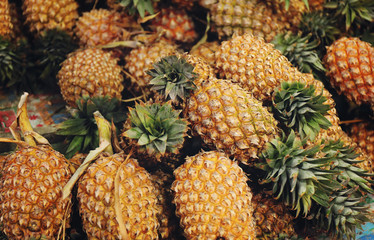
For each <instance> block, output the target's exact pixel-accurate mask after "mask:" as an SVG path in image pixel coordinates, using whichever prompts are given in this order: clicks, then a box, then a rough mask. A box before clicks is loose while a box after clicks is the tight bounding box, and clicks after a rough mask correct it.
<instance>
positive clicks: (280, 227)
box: [252, 193, 296, 240]
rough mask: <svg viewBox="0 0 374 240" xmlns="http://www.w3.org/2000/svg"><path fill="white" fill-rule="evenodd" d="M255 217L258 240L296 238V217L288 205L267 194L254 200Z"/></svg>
mask: <svg viewBox="0 0 374 240" xmlns="http://www.w3.org/2000/svg"><path fill="white" fill-rule="evenodd" d="M252 205H253V216H254V219H255V221H256V239H264V240H265V239H278V238H279V237H280V236H282V235H283V236H287V237H289V238H291V237H293V236H296V232H295V229H294V226H293V222H292V221H293V220H294V217H293V216H292V215H291V212H290V211H289V210H288V208H287V207H286V205H284V204H283V203H282V202H280V201H277V200H275V199H274V197H273V196H270V195H268V194H266V193H258V194H256V195H254V196H253V198H252Z"/></svg>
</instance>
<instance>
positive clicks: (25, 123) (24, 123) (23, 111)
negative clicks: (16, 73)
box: [12, 92, 36, 146]
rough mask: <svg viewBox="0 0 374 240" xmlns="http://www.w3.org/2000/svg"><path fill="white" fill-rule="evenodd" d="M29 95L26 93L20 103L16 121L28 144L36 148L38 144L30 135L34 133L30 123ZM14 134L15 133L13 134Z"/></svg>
mask: <svg viewBox="0 0 374 240" xmlns="http://www.w3.org/2000/svg"><path fill="white" fill-rule="evenodd" d="M28 96H29V94H28V93H27V92H25V93H24V94H23V95H22V96H21V99H20V101H19V103H18V108H17V119H16V120H15V121H17V122H18V125H19V127H20V128H21V132H22V133H23V135H24V139H25V142H27V143H28V144H29V145H30V146H36V142H35V140H34V138H33V137H32V136H31V135H30V134H29V133H30V132H32V131H33V128H32V126H31V123H30V119H29V115H28V113H27V97H28ZM12 133H13V132H12Z"/></svg>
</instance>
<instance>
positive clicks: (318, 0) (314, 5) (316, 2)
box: [308, 0, 325, 12]
mask: <svg viewBox="0 0 374 240" xmlns="http://www.w3.org/2000/svg"><path fill="white" fill-rule="evenodd" d="M308 4H309V9H310V11H311V12H316V11H321V10H323V5H324V4H325V0H308Z"/></svg>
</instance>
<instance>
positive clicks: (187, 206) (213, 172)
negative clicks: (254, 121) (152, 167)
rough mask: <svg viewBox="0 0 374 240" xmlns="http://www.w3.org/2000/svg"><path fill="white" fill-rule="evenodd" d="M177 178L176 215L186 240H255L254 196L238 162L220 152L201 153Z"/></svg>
mask: <svg viewBox="0 0 374 240" xmlns="http://www.w3.org/2000/svg"><path fill="white" fill-rule="evenodd" d="M174 175H175V181H174V182H173V185H172V190H173V191H174V195H175V197H174V203H175V205H176V213H177V215H178V216H179V217H180V225H181V226H182V228H183V229H184V234H185V236H186V237H187V239H217V238H224V239H255V221H254V218H253V205H252V193H251V189H250V188H249V187H248V185H247V183H246V181H247V180H248V179H247V177H246V175H245V173H244V172H243V170H242V169H241V168H240V167H239V166H238V164H237V162H234V161H232V160H230V159H229V158H228V157H227V156H226V155H225V154H224V153H222V152H219V151H211V152H201V153H199V154H197V155H195V156H192V157H187V158H186V162H185V163H184V164H183V165H181V166H180V167H179V168H177V169H176V170H175V171H174Z"/></svg>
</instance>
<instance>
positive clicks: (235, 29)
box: [210, 0, 290, 42]
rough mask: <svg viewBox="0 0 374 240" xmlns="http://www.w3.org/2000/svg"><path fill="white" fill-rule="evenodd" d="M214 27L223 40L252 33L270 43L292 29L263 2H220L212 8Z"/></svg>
mask: <svg viewBox="0 0 374 240" xmlns="http://www.w3.org/2000/svg"><path fill="white" fill-rule="evenodd" d="M210 13H211V19H212V27H213V29H214V30H215V31H217V32H218V35H219V37H221V38H230V37H232V36H233V35H235V34H237V35H243V34H246V33H251V34H253V35H255V36H259V37H262V38H264V39H265V40H266V41H267V42H270V41H271V40H272V39H273V38H274V37H275V36H276V35H277V34H278V33H281V32H283V31H284V30H285V29H289V28H290V24H289V23H287V22H282V21H281V20H280V19H279V17H278V15H275V14H274V13H273V11H272V9H270V8H269V7H268V6H266V4H265V3H264V2H262V1H256V0H244V1H243V0H219V1H217V3H215V4H212V5H211V8H210Z"/></svg>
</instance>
